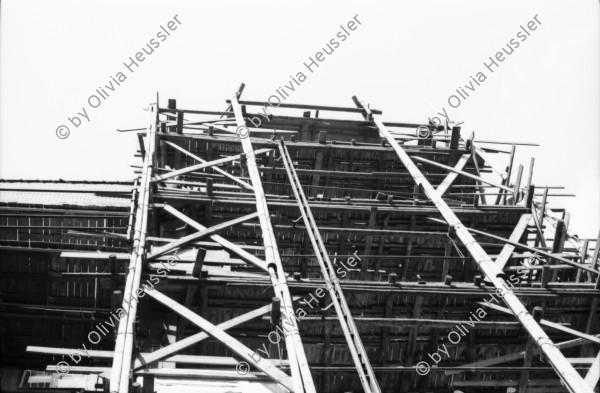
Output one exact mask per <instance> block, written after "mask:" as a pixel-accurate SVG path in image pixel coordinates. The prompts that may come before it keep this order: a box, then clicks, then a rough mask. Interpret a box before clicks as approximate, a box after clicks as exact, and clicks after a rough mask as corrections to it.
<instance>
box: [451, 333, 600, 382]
mask: <svg viewBox="0 0 600 393" xmlns="http://www.w3.org/2000/svg"><path fill="white" fill-rule="evenodd" d="M594 337H600V334H596V335H594ZM587 343H588V340H584V339H583V338H576V339H574V340H569V341H563V342H560V343H555V345H556V348H558V349H567V348H572V347H577V346H581V345H586V344H587ZM540 353H542V351H541V350H540V349H539V348H536V349H534V351H533V354H534V355H539V354H540ZM524 356H525V351H521V352H515V353H509V354H507V355H502V356H498V357H494V358H491V359H485V360H480V361H478V362H474V363H469V364H465V365H462V366H460V367H461V368H464V370H456V371H454V370H451V371H446V375H452V374H459V373H463V372H465V371H469V368H470V367H485V366H493V365H495V364H500V363H507V362H512V361H514V360H518V359H523V357H524Z"/></svg>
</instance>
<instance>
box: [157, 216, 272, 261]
mask: <svg viewBox="0 0 600 393" xmlns="http://www.w3.org/2000/svg"><path fill="white" fill-rule="evenodd" d="M163 209H164V210H165V211H166V212H168V213H170V214H171V215H173V216H175V217H177V218H179V219H180V220H181V221H183V222H185V223H186V224H188V225H190V226H191V227H193V228H196V229H197V230H199V231H203V230H205V229H206V227H205V226H203V225H202V224H199V223H197V222H196V221H194V220H192V219H191V218H189V217H188V216H186V215H185V214H183V213H181V212H180V211H178V210H177V209H175V208H173V207H171V206H169V205H163ZM210 238H211V239H212V240H213V241H215V242H217V243H219V244H220V245H221V246H223V247H225V248H226V249H228V250H230V251H232V252H234V253H235V254H237V255H239V256H240V257H241V258H243V259H244V260H246V261H247V262H250V263H251V264H253V265H254V266H256V267H258V268H260V269H262V270H264V271H265V272H269V268H268V267H267V263H266V262H265V261H263V260H261V259H259V258H257V257H255V256H254V255H252V254H250V253H249V252H248V251H245V250H243V249H242V248H241V247H239V246H238V245H236V244H233V243H232V242H230V241H229V240H226V239H225V238H223V237H221V236H219V235H211V236H210Z"/></svg>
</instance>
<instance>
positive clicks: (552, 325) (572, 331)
mask: <svg viewBox="0 0 600 393" xmlns="http://www.w3.org/2000/svg"><path fill="white" fill-rule="evenodd" d="M477 304H479V305H481V306H485V307H489V308H491V309H493V310H496V311H500V312H503V313H505V314H508V315H512V312H511V311H510V310H509V309H508V308H505V307H502V306H498V305H497V304H491V303H486V302H477ZM540 324H541V325H544V326H547V327H549V328H552V329H556V330H560V331H561V332H564V333H569V334H572V335H573V336H577V337H579V338H583V339H586V340H588V341H591V342H594V343H596V344H600V338H597V337H595V336H592V335H590V334H586V333H581V332H579V331H577V330H575V329H571V328H570V327H567V326H563V325H561V324H558V323H556V322H551V321H547V320H545V319H542V320H541V321H540Z"/></svg>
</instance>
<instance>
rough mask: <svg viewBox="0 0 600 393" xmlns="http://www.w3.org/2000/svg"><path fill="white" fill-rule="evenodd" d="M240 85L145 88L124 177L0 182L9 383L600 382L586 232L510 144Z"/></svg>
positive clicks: (318, 388)
mask: <svg viewBox="0 0 600 393" xmlns="http://www.w3.org/2000/svg"><path fill="white" fill-rule="evenodd" d="M242 91H243V85H242V87H241V88H240V89H239V90H238V92H237V93H235V94H233V95H232V97H230V98H229V100H227V105H228V106H227V108H226V109H225V110H200V109H183V108H179V107H178V106H177V102H176V101H175V100H171V99H169V100H164V101H167V102H160V100H158V99H157V102H156V103H155V104H152V105H150V107H149V111H148V113H149V119H148V124H146V125H145V126H147V127H146V128H145V129H144V130H143V131H141V132H139V133H138V137H139V150H138V151H137V152H136V153H135V154H136V155H137V156H138V157H139V159H140V161H139V162H140V163H139V166H138V167H136V168H134V171H135V174H132V178H133V177H135V180H134V181H133V182H110V181H106V182H89V181H54V180H2V181H0V320H1V321H2V322H1V324H0V355H1V358H2V360H1V363H2V364H1V368H0V381H1V389H2V392H84V391H85V392H94V391H96V392H119V393H127V392H145V393H151V392H159V393H162V392H173V393H175V392H177V393H179V392H217V393H227V392H240V393H241V392H244V393H245V392H296V393H299V392H307V393H310V392H326V393H333V392H336V393H338V392H339V393H342V392H368V393H379V392H386V393H388V392H389V393H391V392H411V393H412V392H464V393H468V392H474V393H477V392H491V393H496V392H498V393H500V392H502V393H508V392H515V393H517V392H518V393H525V392H527V393H553V392H571V393H591V392H594V391H595V392H598V380H599V378H600V354H599V351H600V326H599V324H598V318H597V317H598V303H599V299H600V288H599V271H598V268H599V267H598V252H599V245H598V239H582V238H580V237H578V236H577V234H576V232H574V231H573V230H572V229H571V228H569V215H568V212H565V211H564V210H562V209H556V208H553V207H552V201H553V200H554V199H553V197H555V196H560V194H559V192H560V191H557V189H558V188H556V187H546V185H544V184H534V180H535V177H534V176H533V174H534V173H533V159H532V161H531V162H528V163H526V165H525V166H523V165H520V164H519V163H517V162H515V160H514V155H515V149H518V148H519V145H518V144H514V143H512V142H511V141H478V140H474V138H473V135H472V134H471V135H468V134H467V133H466V132H465V131H464V130H463V132H462V133H461V127H460V126H457V125H455V124H449V123H447V122H446V123H444V124H441V122H438V121H426V122H425V123H424V124H410V123H401V122H394V121H395V120H397V119H393V118H390V114H387V113H386V114H385V116H384V115H383V114H382V112H381V111H379V110H377V109H373V107H372V106H371V105H368V104H367V103H366V102H363V101H360V100H359V99H358V98H356V97H353V101H354V104H353V105H352V106H348V107H327V106H316V105H299V104H283V103H280V104H279V105H277V106H274V105H272V104H270V103H269V102H260V101H245V100H243V99H242ZM349 102H352V101H350V100H349ZM371 104H376V103H374V102H373V103H371ZM132 153H134V152H132ZM82 165H84V164H82Z"/></svg>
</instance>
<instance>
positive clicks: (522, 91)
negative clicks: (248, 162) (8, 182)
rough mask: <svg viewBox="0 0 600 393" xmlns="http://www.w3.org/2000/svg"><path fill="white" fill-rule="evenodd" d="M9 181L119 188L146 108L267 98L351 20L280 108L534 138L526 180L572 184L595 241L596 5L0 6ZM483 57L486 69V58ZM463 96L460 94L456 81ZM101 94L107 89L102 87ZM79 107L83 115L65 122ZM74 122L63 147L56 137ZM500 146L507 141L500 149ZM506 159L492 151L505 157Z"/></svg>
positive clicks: (561, 201)
mask: <svg viewBox="0 0 600 393" xmlns="http://www.w3.org/2000/svg"><path fill="white" fill-rule="evenodd" d="M1 5H2V10H1V18H2V23H1V26H0V58H1V63H0V86H1V89H0V178H5V179H14V178H22V179H56V178H62V179H70V180H82V179H87V180H109V179H114V180H126V179H131V178H132V176H133V173H132V169H131V168H130V167H129V165H131V164H138V163H139V162H138V160H136V159H134V158H133V154H134V150H135V146H136V141H135V136H134V134H133V133H129V134H121V133H118V132H116V128H136V127H143V126H145V125H146V119H147V112H145V111H143V110H142V108H143V107H145V106H146V105H147V104H148V103H150V102H152V101H153V100H154V97H155V93H156V91H158V92H160V97H161V104H162V105H163V106H164V105H166V99H167V98H176V99H177V102H178V106H179V107H182V108H193V109H199V108H206V109H214V110H223V109H225V107H226V104H225V99H226V98H228V97H230V96H231V95H232V94H233V93H234V92H235V90H236V89H237V87H238V86H239V84H240V83H241V82H245V83H246V90H245V91H244V95H243V97H244V98H245V99H252V100H266V99H267V97H268V96H270V95H271V94H273V93H274V91H275V89H276V88H277V87H279V86H283V84H285V83H288V81H289V78H290V75H296V73H297V72H298V71H301V70H302V71H303V72H305V73H307V72H306V69H304V66H303V65H302V62H304V61H307V60H308V58H309V56H314V54H315V52H317V51H319V50H320V48H321V47H322V46H323V45H325V44H326V43H327V42H328V41H329V40H330V39H331V38H333V37H335V34H336V33H337V32H338V31H339V25H340V24H345V23H347V21H349V20H350V19H351V18H353V17H354V16H355V15H357V14H358V19H359V20H360V21H361V22H362V25H360V26H359V27H358V29H357V30H356V31H354V32H353V33H352V36H351V37H349V38H348V39H347V40H346V41H345V42H343V43H342V44H341V45H340V47H339V48H338V49H336V51H335V52H334V53H333V54H332V55H331V56H328V57H326V59H325V61H324V62H323V63H321V66H320V67H319V68H318V69H317V70H316V71H315V72H314V73H312V74H308V75H307V76H308V79H307V80H306V81H305V82H303V83H302V84H301V86H300V87H298V88H297V89H296V92H294V93H292V95H291V97H290V98H289V99H288V101H287V102H295V103H314V104H322V105H340V106H342V105H343V106H352V105H353V104H352V101H351V96H352V95H354V94H356V95H358V96H359V98H360V99H361V100H363V101H367V102H370V103H371V104H372V106H373V107H376V108H378V109H382V110H383V111H384V116H383V119H384V121H386V120H387V121H405V122H415V123H419V122H423V121H425V119H426V118H427V117H428V116H432V115H434V114H435V113H434V111H433V109H432V107H431V105H430V104H429V103H428V102H430V103H431V104H432V105H433V106H435V107H437V108H439V109H441V107H443V106H445V107H447V108H448V110H449V114H450V117H451V118H452V119H454V120H460V121H464V122H465V124H463V137H466V136H467V135H468V134H469V133H470V132H471V131H475V134H476V139H493V140H505V141H515V142H537V143H540V144H541V147H538V148H522V147H519V148H518V149H517V152H518V155H517V162H520V163H523V164H524V166H525V167H526V168H525V170H526V171H527V167H528V165H529V157H530V156H532V155H533V156H535V158H536V162H535V172H534V177H533V182H534V183H535V184H536V185H551V186H557V185H563V186H565V187H566V190H564V191H562V190H559V191H555V192H568V193H575V194H577V198H553V199H551V201H552V202H553V207H566V208H567V209H568V210H569V211H570V212H571V213H572V218H571V227H572V228H573V229H574V230H575V231H576V232H577V233H579V234H580V236H583V237H590V238H592V237H593V238H595V237H596V236H597V233H598V224H599V222H600V220H599V218H600V211H599V204H598V201H599V200H600V198H599V196H600V190H599V179H600V173H599V171H600V165H599V159H598V152H599V148H600V141H599V133H598V130H599V123H600V122H599V120H600V119H599V113H598V108H599V107H600V105H599V104H600V95H599V92H600V90H599V87H600V84H599V82H600V81H599V73H598V70H599V66H600V64H599V63H600V62H599V48H600V46H599V42H598V41H599V36H600V34H599V33H600V31H599V21H600V18H599V16H600V15H599V6H598V1H596V0H587V1H571V0H570V1H567V0H565V1H535V2H527V3H525V2H522V1H512V2H511V1H494V2H491V1H480V0H478V1H452V2H449V1H415V2H402V3H401V2H397V1H395V2H387V3H382V2H378V3H374V2H369V3H367V2H361V3H358V2H355V3H350V2H343V3H334V2H329V3H324V2H303V3H302V5H299V4H294V5H293V6H292V5H290V4H289V3H283V2H252V3H249V2H241V1H240V2H232V1H226V2H225V1H224V2H215V1H213V2H196V1H194V2H192V1H188V2H183V1H170V2H162V3H160V4H159V3H156V2H147V1H146V2H122V1H107V0H102V1H85V2H84V1H47V0H46V1H23V0H19V1H15V0H4V1H3V2H2V4H1ZM174 15H178V19H179V20H180V21H181V23H182V24H181V26H179V28H178V29H177V30H176V31H174V32H172V35H171V36H170V37H169V38H168V39H167V40H166V41H164V42H161V43H160V47H159V48H157V49H156V50H155V52H154V53H153V54H152V55H150V56H147V58H146V60H145V61H144V62H142V63H140V67H139V68H138V69H136V70H135V71H134V72H133V73H126V75H127V80H126V81H125V82H123V83H122V84H121V86H118V87H117V88H116V89H115V91H114V92H112V93H110V92H109V91H108V90H107V92H109V93H110V97H108V99H107V100H106V101H103V102H102V104H101V106H100V107H98V108H96V109H90V108H89V105H88V104H87V99H88V97H89V96H90V94H93V93H94V91H95V89H96V88H98V87H99V86H104V85H105V84H108V82H109V81H110V77H111V76H115V75H116V73H117V72H119V71H123V70H125V67H124V65H123V62H124V61H125V60H127V59H128V58H129V56H135V53H136V52H138V51H140V50H141V48H142V47H143V46H144V45H145V44H146V43H148V42H149V41H150V39H151V38H155V37H156V34H157V33H158V31H160V25H161V24H162V25H165V27H166V23H167V22H168V21H169V20H172V18H173V16H174ZM535 15H538V20H539V21H540V22H541V26H539V27H538V28H537V30H536V31H534V32H533V33H532V35H531V36H529V37H528V38H527V40H526V41H525V42H521V45H520V46H519V48H517V49H516V50H515V52H514V53H513V54H512V55H511V56H508V58H507V59H506V60H505V61H504V62H503V63H500V67H499V68H498V69H496V70H495V72H494V73H489V72H486V76H487V77H488V78H487V80H486V81H485V82H483V83H482V84H481V86H477V87H476V90H475V91H474V92H471V93H470V97H469V98H468V99H467V100H465V101H463V103H462V104H461V105H460V107H459V108H458V109H456V110H454V109H452V110H451V109H450V108H449V106H448V103H447V99H448V96H449V95H450V94H453V93H454V90H455V89H456V88H457V87H459V86H463V85H465V84H468V83H469V80H470V76H471V75H473V76H475V74H476V73H477V72H479V71H482V70H483V71H487V70H485V68H484V66H483V64H482V62H483V61H484V60H487V59H488V57H489V56H494V54H495V53H496V52H497V51H499V50H501V48H502V47H503V46H504V45H505V44H506V43H508V41H509V40H510V39H512V38H515V36H516V34H517V32H518V31H519V30H520V27H519V26H520V25H526V23H527V22H528V21H530V20H531V19H532V18H533V17H534V16H535ZM488 62H489V61H488ZM463 89H464V87H463ZM105 90H106V89H105ZM82 106H86V108H87V110H88V114H89V116H90V121H89V122H87V121H86V120H84V123H83V124H82V125H81V126H80V127H79V128H75V127H73V126H72V125H70V124H69V123H68V122H67V117H69V116H73V115H75V114H76V112H78V111H81V108H82ZM61 124H65V125H69V127H70V128H71V135H70V137H69V138H68V139H65V140H60V139H58V138H57V137H56V135H55V130H56V128H57V127H58V126H59V125H61ZM503 148H505V149H506V150H508V149H509V146H504V147H503ZM505 157H506V156H504V155H502V156H500V157H498V158H499V159H502V160H504V159H505Z"/></svg>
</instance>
